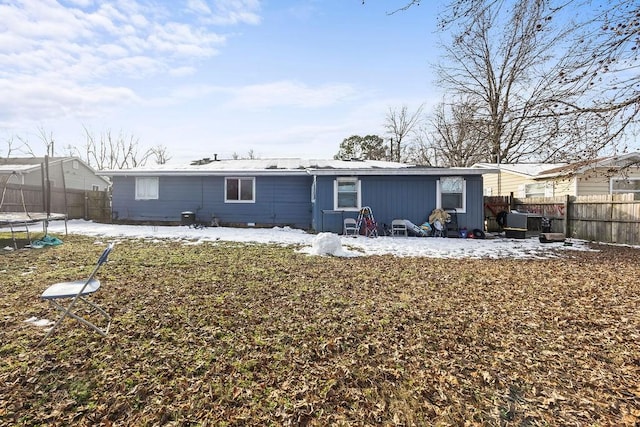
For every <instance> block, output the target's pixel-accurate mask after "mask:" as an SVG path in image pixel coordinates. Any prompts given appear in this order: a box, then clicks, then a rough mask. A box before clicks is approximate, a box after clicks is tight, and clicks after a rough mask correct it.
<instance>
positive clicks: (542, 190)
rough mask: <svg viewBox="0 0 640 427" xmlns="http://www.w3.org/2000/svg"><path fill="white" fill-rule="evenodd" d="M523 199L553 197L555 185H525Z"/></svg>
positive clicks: (536, 183) (549, 183)
mask: <svg viewBox="0 0 640 427" xmlns="http://www.w3.org/2000/svg"><path fill="white" fill-rule="evenodd" d="M520 193H521V196H522V197H553V183H551V182H535V183H531V184H524V187H523V189H522V191H520Z"/></svg>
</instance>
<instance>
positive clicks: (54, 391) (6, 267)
mask: <svg viewBox="0 0 640 427" xmlns="http://www.w3.org/2000/svg"><path fill="white" fill-rule="evenodd" d="M103 247H104V245H103V244H99V245H98V244H96V242H95V239H92V238H87V237H81V236H67V238H65V243H64V244H63V245H61V246H58V247H52V248H46V249H42V250H21V251H14V252H7V253H4V254H2V255H0V313H1V317H0V320H1V321H2V323H1V324H0V357H1V360H2V363H1V364H0V425H2V426H14V425H52V424H53V425H97V424H100V423H103V424H107V425H108V424H111V423H113V424H117V425H194V426H195V425H223V426H224V425H229V426H235V425H261V426H262V425H275V426H279V425H296V426H297V425H317V426H324V425H403V426H409V425H416V426H422V425H437V426H447V425H497V426H511V425H518V426H544V425H603V426H605V425H629V426H632V425H636V424H635V423H638V422H640V387H639V385H638V384H640V344H639V343H640V312H639V310H638V308H639V307H640V266H639V265H638V262H637V261H638V255H639V252H638V250H637V249H632V248H620V247H612V246H601V247H598V250H599V251H598V252H574V253H571V252H563V255H562V257H561V258H554V259H549V260H488V259H487V260H444V259H426V258H395V257H392V256H371V257H359V258H334V257H311V256H306V255H303V254H300V253H297V252H296V251H295V248H290V247H280V246H275V245H242V244H235V243H223V242H214V243H204V244H199V245H189V244H185V242H174V241H164V242H154V243H152V242H149V241H145V240H127V241H122V242H119V243H118V244H117V245H116V248H115V250H114V252H113V253H112V255H111V258H110V262H109V263H108V264H107V265H106V266H105V267H104V268H103V270H101V272H100V274H99V276H100V279H101V280H102V281H103V288H102V289H101V290H100V291H99V292H98V293H97V294H96V295H95V296H94V299H95V300H96V301H97V302H98V303H99V304H100V305H101V306H102V307H105V308H106V309H107V311H109V312H110V313H111V315H112V316H113V323H112V326H111V331H110V334H109V335H108V336H107V337H106V338H101V337H100V336H99V335H97V334H95V333H93V332H91V331H90V330H89V329H88V328H86V327H84V326H82V325H80V324H78V323H76V322H73V321H70V320H67V321H65V322H64V324H63V326H61V328H60V329H59V330H58V331H56V333H55V334H54V335H53V336H52V337H51V339H50V341H48V343H47V345H46V346H43V347H35V345H36V344H37V343H38V342H39V340H40V339H41V338H42V336H43V335H44V333H45V332H44V330H43V329H42V328H39V327H36V326H33V325H30V324H28V323H25V322H24V320H25V319H27V318H29V317H32V316H36V317H39V318H49V319H54V316H55V313H53V311H52V309H51V308H49V306H47V305H46V304H45V303H44V302H41V301H40V300H39V298H38V296H39V295H40V293H41V292H42V291H43V290H44V288H45V287H46V286H47V285H48V284H50V283H53V282H56V281H61V280H67V279H77V278H81V277H83V276H84V275H86V274H88V273H89V271H90V269H91V267H92V265H93V263H94V262H95V261H96V259H97V257H98V255H99V253H100V252H101V250H102V249H103Z"/></svg>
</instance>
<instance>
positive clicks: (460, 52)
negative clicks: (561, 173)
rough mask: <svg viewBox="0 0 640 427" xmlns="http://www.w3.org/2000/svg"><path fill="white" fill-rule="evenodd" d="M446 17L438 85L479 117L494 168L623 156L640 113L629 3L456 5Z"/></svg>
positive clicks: (482, 0) (463, 0) (639, 36)
mask: <svg viewBox="0 0 640 427" xmlns="http://www.w3.org/2000/svg"><path fill="white" fill-rule="evenodd" d="M508 5H511V9H508ZM577 8H580V11H581V15H580V21H575V20H573V19H569V18H568V16H570V15H574V9H577ZM449 11H450V15H449V16H448V17H445V18H444V19H443V25H451V24H452V23H455V24H457V25H458V27H457V28H458V29H457V31H456V32H455V35H456V36H455V38H454V42H453V44H452V45H450V46H449V47H447V48H446V51H447V57H446V58H447V59H448V60H449V61H450V62H449V63H448V64H445V65H443V66H441V67H440V77H441V79H442V82H443V83H444V84H445V86H446V87H447V88H448V89H449V90H450V91H454V92H456V93H458V94H463V95H466V96H473V97H475V102H476V103H477V105H478V106H482V107H484V108H483V110H484V111H482V110H481V111H480V112H481V113H482V114H481V115H480V116H479V118H481V119H484V120H486V121H487V126H488V128H489V129H490V134H489V138H490V142H491V153H492V157H493V161H501V162H508V161H518V160H530V159H535V160H539V161H540V160H541V161H574V160H579V159H589V158H594V157H597V156H598V155H600V153H601V152H602V151H614V152H615V151H617V150H624V149H625V148H626V147H624V146H623V145H621V144H620V143H621V142H623V139H622V137H624V136H625V132H626V131H629V130H633V127H634V125H635V123H636V120H635V119H636V118H637V116H638V113H639V111H640V73H638V72H637V70H638V66H639V62H638V61H639V57H638V56H637V49H638V48H639V47H640V24H639V22H638V16H639V14H640V5H638V4H637V2H633V1H629V0H609V1H608V2H606V4H596V3H593V4H592V3H591V2H590V1H583V0H566V1H562V2H558V1H553V0H539V1H535V2H534V1H518V2H513V3H511V2H502V1H496V0H456V1H453V2H452V3H451V7H450V9H449ZM563 14H564V15H563ZM449 28H451V27H449Z"/></svg>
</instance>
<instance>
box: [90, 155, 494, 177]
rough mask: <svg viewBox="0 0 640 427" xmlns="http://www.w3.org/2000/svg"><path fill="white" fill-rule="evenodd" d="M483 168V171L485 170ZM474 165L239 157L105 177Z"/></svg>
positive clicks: (435, 171)
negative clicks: (418, 164)
mask: <svg viewBox="0 0 640 427" xmlns="http://www.w3.org/2000/svg"><path fill="white" fill-rule="evenodd" d="M485 172H486V171H483V172H482V173H485ZM479 173H480V172H479V171H476V170H472V169H471V168H426V167H419V166H415V165H410V164H406V163H396V162H386V161H381V160H317V159H299V158H283V159H240V160H212V161H210V162H209V163H202V164H193V163H191V164H184V165H173V164H164V165H154V166H143V167H137V168H132V169H117V170H104V171H101V172H99V174H101V175H106V176H134V175H135V176H150V175H153V176H160V175H200V176H203V175H209V176H211V175H230V174H235V175H339V174H352V175H478V174H479Z"/></svg>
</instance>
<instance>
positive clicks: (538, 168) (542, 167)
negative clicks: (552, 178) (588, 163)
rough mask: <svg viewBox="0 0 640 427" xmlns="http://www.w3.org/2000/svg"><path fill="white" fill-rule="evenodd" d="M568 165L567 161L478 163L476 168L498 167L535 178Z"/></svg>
mask: <svg viewBox="0 0 640 427" xmlns="http://www.w3.org/2000/svg"><path fill="white" fill-rule="evenodd" d="M563 166H567V163H511V164H510V163H500V164H498V163H476V164H475V165H473V167H474V168H478V169H496V170H500V171H503V172H509V173H512V174H515V175H521V176H526V177H529V178H535V177H537V176H539V175H540V174H542V173H545V172H546V171H548V170H551V169H555V168H559V167H563Z"/></svg>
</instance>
